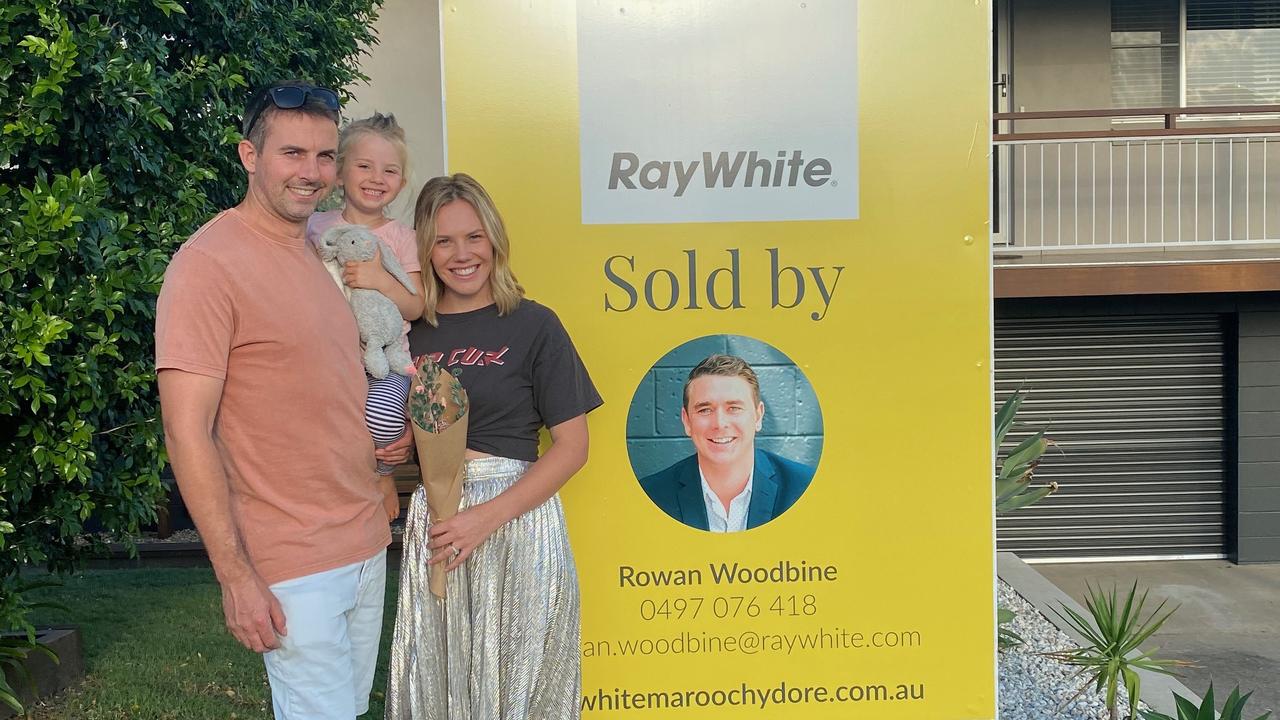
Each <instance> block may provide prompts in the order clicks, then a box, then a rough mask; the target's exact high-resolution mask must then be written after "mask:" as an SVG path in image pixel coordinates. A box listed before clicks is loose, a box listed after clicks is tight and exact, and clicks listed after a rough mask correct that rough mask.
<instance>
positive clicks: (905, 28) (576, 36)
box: [441, 0, 996, 719]
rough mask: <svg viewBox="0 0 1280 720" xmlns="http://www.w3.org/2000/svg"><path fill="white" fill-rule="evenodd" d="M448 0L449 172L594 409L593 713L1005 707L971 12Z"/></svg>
mask: <svg viewBox="0 0 1280 720" xmlns="http://www.w3.org/2000/svg"><path fill="white" fill-rule="evenodd" d="M441 12H442V16H443V17H442V20H443V33H444V39H443V42H444V47H443V65H444V87H445V91H444V95H445V110H446V131H447V132H446V136H447V162H448V167H449V171H450V172H467V173H470V174H472V175H474V176H475V177H477V178H478V179H479V180H480V181H481V182H482V183H484V184H485V185H486V186H487V188H488V189H489V190H490V192H491V193H492V195H493V196H494V198H495V200H496V201H497V204H498V206H499V207H500V208H501V210H502V211H503V213H504V215H505V218H506V221H507V224H508V229H509V231H510V235H511V238H512V265H513V268H514V269H515V271H516V273H517V275H518V276H519V278H520V280H521V281H522V283H523V284H524V285H525V287H526V288H527V289H528V291H529V294H530V296H531V297H532V298H534V299H536V300H538V301H540V302H542V303H544V304H546V305H548V306H549V307H551V308H553V309H554V310H555V311H556V312H557V313H558V314H559V316H560V317H561V319H562V320H563V321H564V323H565V325H566V326H567V327H568V329H569V331H570V333H571V335H572V336H573V338H574V340H575V342H576V344H577V347H578V350H579V352H580V353H581V355H582V356H583V358H584V359H585V361H586V364H587V366H588V368H589V370H590V372H591V375H592V377H593V379H594V381H595V383H596V385H597V386H598V388H599V390H600V392H601V394H602V395H603V396H604V398H605V400H606V404H605V405H604V406H603V407H602V408H601V409H599V410H598V411H596V412H594V413H593V414H592V415H591V418H590V425H591V454H590V462H589V463H588V465H587V467H586V468H585V469H584V470H583V471H582V472H581V473H579V474H578V475H577V476H576V477H575V478H574V479H573V480H572V482H571V483H570V484H569V485H568V486H567V487H566V488H565V490H564V491H563V496H564V499H565V502H566V506H567V510H568V514H569V524H570V531H571V537H572V542H573V547H574V551H575V553H576V557H577V565H578V573H579V578H580V582H581V590H582V639H581V646H582V653H583V700H582V702H583V708H584V717H586V718H612V717H619V718H621V717H663V718H665V717H698V718H739V717H753V716H758V717H768V718H793V717H794V718H800V717H803V718H878V719H879V718H990V717H993V716H994V715H995V702H996V701H995V662H994V655H995V651H994V620H993V616H994V613H993V607H992V606H993V590H992V586H993V550H992V525H993V520H992V513H991V401H990V369H989V367H988V364H989V358H990V341H989V334H990V271H989V253H990V250H989V245H988V243H987V237H988V229H987V225H986V217H987V197H988V176H989V167H990V160H989V157H988V153H987V147H988V138H989V136H990V130H989V121H988V113H987V103H988V95H987V93H988V91H989V90H988V87H989V86H988V85H987V66H988V62H989V61H988V57H989V53H988V36H989V35H988V18H989V8H988V7H987V5H986V3H985V2H981V1H980V2H976V3H964V2H942V1H941V0H933V1H930V2H919V3H909V4H904V3H901V2H897V1H896V0H857V2H854V1H853V0H830V1H820V0H808V1H807V2H775V1H773V0H697V1H696V2H657V1H655V0H649V1H645V2H633V1H632V0H614V1H612V2H589V1H587V0H582V1H581V2H578V3H576V4H575V3H573V2H567V1H560V2H537V3H527V2H516V1H515V0H503V1H497V0H495V1H492V2H462V1H460V0H454V1H453V2H444V3H442V8H441ZM713 355H727V356H733V357H737V358H740V359H741V360H742V361H743V362H744V363H745V364H747V365H749V366H750V367H751V368H752V369H753V370H754V373H755V376H756V377H757V378H758V382H759V386H760V391H761V394H762V400H763V405H764V413H763V417H759V416H757V414H756V413H757V408H755V407H751V405H753V404H754V403H753V402H748V403H746V405H747V407H746V408H743V407H740V405H741V403H740V404H739V405H734V404H733V403H732V402H730V403H729V404H727V405H724V404H723V403H722V400H723V398H721V399H715V398H711V399H709V400H706V399H704V394H705V393H710V395H706V397H711V395H714V392H711V391H712V390H713V388H711V387H710V386H711V384H713V383H705V384H706V385H707V387H702V386H701V385H699V386H698V387H694V388H693V391H692V392H693V394H694V395H696V397H693V398H690V397H688V395H687V394H686V393H687V391H686V389H685V381H686V379H687V378H688V376H689V371H690V369H691V368H692V367H694V366H695V365H697V364H698V363H699V362H701V361H702V360H704V359H705V358H707V357H709V356H713ZM735 377H738V378H741V377H742V375H741V374H738V375H737V376H735ZM732 385H733V383H732V382H731V381H727V382H726V383H725V386H724V387H723V388H719V386H717V387H718V388H719V390H724V391H725V392H727V393H728V394H729V395H732V394H733V392H734V388H733V387H730V386H732ZM691 387H692V386H691ZM704 391H705V393H704ZM717 391H718V390H717ZM717 403H720V404H717ZM735 413H746V415H745V417H746V418H747V421H746V422H745V424H744V423H743V422H742V417H743V416H739V415H735ZM708 427H710V430H708ZM746 444H750V452H749V455H750V457H751V458H753V460H752V462H751V463H749V466H750V467H751V468H752V469H751V470H750V471H749V472H748V473H747V474H746V475H744V478H745V477H746V476H749V477H750V483H749V485H748V486H747V487H746V488H744V489H743V490H744V494H742V495H740V496H738V499H737V502H736V503H735V501H734V500H733V499H732V493H730V494H729V495H723V496H722V494H721V493H720V491H719V489H718V487H719V486H716V487H712V482H713V481H714V480H715V479H716V478H715V477H710V478H709V479H706V480H704V477H707V476H708V475H713V473H712V472H711V470H710V468H712V467H714V463H715V462H716V458H717V457H718V456H717V453H719V454H721V455H723V456H725V457H728V456H729V455H732V454H733V453H735V452H737V448H740V447H742V446H744V445H746ZM735 457H741V456H736V455H735ZM642 479H643V483H642ZM703 482H706V483H707V485H706V488H705V489H706V490H709V491H711V492H710V493H709V494H708V493H704V487H703ZM738 528H740V529H738ZM714 529H728V530H730V531H729V532H714V531H713V530H714ZM735 529H736V531H735Z"/></svg>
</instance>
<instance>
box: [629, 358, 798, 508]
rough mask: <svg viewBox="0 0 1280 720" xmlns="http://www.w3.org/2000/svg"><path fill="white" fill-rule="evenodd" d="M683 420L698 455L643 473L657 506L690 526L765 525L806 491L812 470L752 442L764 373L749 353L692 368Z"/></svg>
mask: <svg viewBox="0 0 1280 720" xmlns="http://www.w3.org/2000/svg"><path fill="white" fill-rule="evenodd" d="M680 422H681V423H682V424H683V425H684V431H685V434H686V435H688V436H689V439H690V440H692V441H693V447H694V449H695V450H696V451H697V452H696V453H695V454H693V455H690V456H689V457H687V458H685V459H683V460H681V461H679V462H677V463H675V464H674V465H672V466H670V467H668V468H666V469H665V470H661V471H659V472H656V473H654V474H652V475H649V476H648V477H645V478H643V479H641V480H640V486H641V487H642V488H644V491H645V493H647V494H648V495H649V499H650V500H652V501H653V503H654V504H655V505H657V506H658V507H659V508H661V509H662V511H663V512H665V513H667V514H668V515H670V516H671V517H673V518H675V519H676V520H679V521H680V522H682V523H684V524H685V525H688V526H690V527H694V528H698V529H699V530H710V531H711V532H736V531H739V530H747V529H749V528H753V527H758V526H760V525H763V524H765V523H767V522H769V521H770V520H772V519H774V518H775V517H777V516H779V515H781V514H782V513H783V512H786V510H787V508H789V507H791V505H792V504H794V503H795V501H796V500H798V499H799V498H800V496H801V495H803V494H804V491H805V489H806V488H808V487H809V481H810V480H812V479H813V472H814V469H813V468H811V467H809V466H808V465H802V464H800V463H798V462H794V461H791V460H788V459H786V458H784V457H782V456H780V455H775V454H774V453H771V452H769V451H767V450H760V449H758V448H756V446H755V438H756V433H757V432H759V431H760V428H761V426H762V425H763V423H764V402H763V401H761V399H760V380H759V379H758V378H757V377H756V373H755V371H754V370H752V369H751V366H750V365H748V364H747V362H746V361H745V360H743V359H742V358H740V357H735V356H733V355H712V356H710V357H708V358H706V359H705V360H703V361H702V362H700V363H698V364H697V366H695V367H694V368H693V370H690V371H689V378H688V380H686V381H685V384H684V406H683V407H682V408H681V409H680Z"/></svg>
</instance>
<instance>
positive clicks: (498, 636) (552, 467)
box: [384, 174, 602, 720]
mask: <svg viewBox="0 0 1280 720" xmlns="http://www.w3.org/2000/svg"><path fill="white" fill-rule="evenodd" d="M414 220H415V226H416V228H417V235H418V244H419V253H420V256H421V259H422V263H423V267H430V269H431V272H427V273H424V275H425V276H426V278H425V284H426V310H425V312H424V313H423V320H422V321H420V322H418V323H416V324H415V325H414V328H413V330H412V331H411V332H410V333H409V346H410V351H411V353H412V354H413V355H414V356H415V357H420V356H422V355H429V356H431V357H432V358H433V359H435V360H436V361H437V362H438V363H439V364H440V365H442V366H443V367H444V368H445V369H446V370H448V371H449V372H451V373H453V374H454V375H455V376H456V377H458V379H459V380H460V381H461V382H462V385H463V387H465V388H466V390H467V393H468V395H469V398H470V409H469V410H468V422H469V427H468V431H467V451H466V468H465V472H466V475H465V479H464V483H463V491H462V493H463V494H462V503H461V510H460V511H459V512H458V514H457V515H455V516H453V517H451V518H449V519H447V520H444V521H442V522H438V523H435V524H433V525H431V526H430V527H429V530H428V531H427V532H426V533H417V534H418V537H410V536H409V535H410V533H406V536H405V540H404V542H405V546H406V552H405V557H406V562H405V563H404V566H403V567H402V570H401V585H400V598H399V602H398V612H397V616H396V627H395V636H394V638H393V640H392V655H391V669H390V679H389V681H388V688H387V702H386V708H387V717H388V718H413V720H446V719H447V720H469V719H471V718H475V719H476V720H490V719H494V720H497V719H498V718H501V720H525V719H530V720H533V719H543V718H545V719H546V720H564V719H565V718H577V717H579V716H580V706H579V703H580V696H581V672H580V665H579V654H578V653H579V648H578V645H579V641H578V638H579V617H578V584H577V575H576V572H575V570H574V566H573V556H572V553H571V552H570V549H569V540H568V536H567V534H566V532H565V525H564V514H563V511H562V510H561V506H560V499H559V497H557V496H556V491H557V490H559V489H560V487H561V486H562V485H564V483H565V482H566V481H567V480H568V479H569V478H570V477H571V476H572V475H573V474H574V473H575V472H577V471H578V469H579V468H581V467H582V465H583V464H584V463H585V462H586V459H587V419H586V414H587V413H588V412H590V411H591V410H594V409H595V408H597V407H599V406H600V404H601V402H602V401H601V399H600V396H599V394H598V393H597V392H596V390H595V387H594V386H593V385H592V384H591V378H590V377H589V376H588V374H587V370H586V368H585V367H584V366H583V364H582V361H581V359H580V358H579V357H578V354H577V351H576V350H575V349H574V347H573V343H572V342H571V341H570V339H569V336H568V334H567V333H566V332H565V329H564V327H563V326H562V325H561V324H560V321H559V319H558V318H557V317H556V315H555V313H553V312H552V311H551V310H549V309H547V308H545V307H543V306H542V305H539V304H537V303H535V302H533V301H532V300H528V299H525V298H524V289H523V288H521V287H520V285H519V283H517V282H516V278H515V276H514V275H513V274H512V272H511V269H510V267H509V266H508V263H507V258H508V254H509V246H508V243H507V235H506V230H505V228H504V226H503V223H502V218H501V217H500V216H499V215H498V210H497V208H496V207H495V206H494V204H493V201H492V200H491V199H490V198H489V195H488V193H486V192H485V190H484V188H482V187H481V186H480V184H479V183H477V182H476V181H475V180H474V179H472V178H471V177H469V176H467V175H463V174H458V175H453V176H451V177H439V178H435V179H433V180H431V181H430V182H428V183H427V185H426V187H424V188H423V189H422V193H421V194H420V195H419V196H418V204H417V208H416V210H415V217H414ZM542 427H546V428H548V429H549V431H550V434H551V439H552V443H551V447H550V448H549V449H548V450H547V451H546V453H544V454H543V455H542V456H541V457H539V456H538V431H539V430H540V429H541V428H542ZM398 445H400V446H401V447H403V446H404V443H399V444H398ZM389 450H390V451H391V452H392V453H394V452H395V450H396V448H390V449H389ZM384 458H385V455H384ZM409 522H410V525H411V526H414V525H415V523H414V519H413V517H412V511H411V517H410V521H409ZM417 527H419V528H422V527H426V523H425V522H420V523H418V524H417ZM415 542H417V543H423V542H425V543H427V547H428V548H429V551H430V562H431V563H432V564H435V563H441V562H443V563H447V568H448V570H449V574H448V584H447V591H446V596H445V599H444V601H443V602H441V601H440V600H439V599H438V598H436V597H434V596H432V595H431V594H430V593H429V591H428V589H427V575H428V571H427V569H426V568H424V567H420V566H415V565H416V564H415V563H413V562H408V559H409V558H410V556H411V555H412V554H414V553H411V552H410V550H409V549H410V545H411V543H415Z"/></svg>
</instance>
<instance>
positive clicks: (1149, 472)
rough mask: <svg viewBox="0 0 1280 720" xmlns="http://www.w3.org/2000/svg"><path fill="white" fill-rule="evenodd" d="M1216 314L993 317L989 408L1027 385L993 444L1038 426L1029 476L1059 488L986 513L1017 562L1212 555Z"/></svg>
mask: <svg viewBox="0 0 1280 720" xmlns="http://www.w3.org/2000/svg"><path fill="white" fill-rule="evenodd" d="M1222 326H1223V323H1222V318H1221V317H1220V316H1218V315H1195V316H1186V315H1183V316H1144V317H1120V318H1052V319H1045V318H1037V319H1001V320H997V321H996V340H995V353H996V362H995V372H996V403H997V406H998V405H999V403H1000V402H1002V401H1003V400H1004V399H1005V398H1007V397H1008V396H1009V394H1010V393H1012V392H1013V391H1014V390H1016V389H1017V388H1019V387H1021V388H1023V389H1024V390H1026V391H1028V397H1027V400H1026V401H1025V402H1024V403H1023V406H1022V408H1023V409H1022V411H1021V412H1020V413H1019V420H1020V421H1021V422H1022V425H1023V426H1022V427H1015V429H1014V431H1013V432H1011V433H1010V435H1009V438H1008V439H1007V442H1006V444H1005V447H1004V448H1003V450H1004V451H1006V452H1007V451H1008V449H1009V448H1011V447H1012V446H1013V445H1014V444H1016V443H1017V442H1018V441H1019V440H1020V439H1021V438H1024V437H1026V436H1027V434H1029V433H1030V432H1034V431H1035V430H1036V429H1038V428H1041V427H1047V428H1048V429H1049V432H1048V435H1049V437H1051V438H1052V439H1053V440H1055V441H1056V442H1057V444H1058V447H1057V448H1056V449H1051V450H1050V452H1049V454H1048V455H1047V456H1046V458H1045V460H1044V462H1043V463H1042V464H1041V466H1040V470H1039V472H1038V473H1037V475H1036V477H1037V478H1038V479H1039V480H1041V481H1045V482H1048V481H1056V482H1058V484H1059V486H1060V489H1059V491H1058V492H1057V493H1056V494H1055V495H1052V496H1050V497H1049V498H1046V499H1045V500H1043V501H1041V502H1040V503H1039V504H1038V505H1035V506H1033V507H1031V508H1026V509H1023V510H1018V511H1015V512H1013V513H1009V514H1007V515H1004V516H1002V517H1000V518H999V519H998V521H997V528H998V532H997V537H998V546H999V547H1000V549H1002V550H1010V551H1013V552H1016V553H1018V554H1019V555H1020V556H1022V557H1024V558H1041V559H1059V560H1065V559H1073V558H1105V557H1115V558H1140V557H1188V556H1192V557H1207V556H1212V557H1221V556H1223V554H1224V552H1225V544H1226V533H1225V517H1226V507H1225V503H1226V495H1225V486H1224V473H1223V469H1224V467H1225V455H1224V435H1225V423H1224V417H1225V413H1224V406H1223V398H1224V395H1225V393H1224V383H1223V331H1222Z"/></svg>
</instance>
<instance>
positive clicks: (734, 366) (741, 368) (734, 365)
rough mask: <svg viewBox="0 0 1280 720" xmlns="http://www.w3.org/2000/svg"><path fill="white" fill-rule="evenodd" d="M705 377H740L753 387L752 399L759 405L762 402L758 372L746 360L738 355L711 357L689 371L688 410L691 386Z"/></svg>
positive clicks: (685, 398) (687, 383)
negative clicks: (698, 379) (696, 380)
mask: <svg viewBox="0 0 1280 720" xmlns="http://www.w3.org/2000/svg"><path fill="white" fill-rule="evenodd" d="M704 375H719V376H721V377H740V378H742V379H743V380H746V381H747V384H748V385H750V386H751V396H752V398H754V399H755V401H756V402H757V403H758V402H760V378H758V377H756V371H755V370H752V369H751V366H750V365H748V364H747V361H746V360H743V359H742V358H740V357H738V356H737V355H709V356H707V357H706V358H704V359H703V360H702V362H700V363H698V364H697V365H694V366H693V369H692V370H690V371H689V378H688V379H687V380H685V381H684V406H685V407H686V408H688V407H689V384H690V383H692V382H693V381H694V380H695V379H696V378H700V377H703V376H704Z"/></svg>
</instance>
